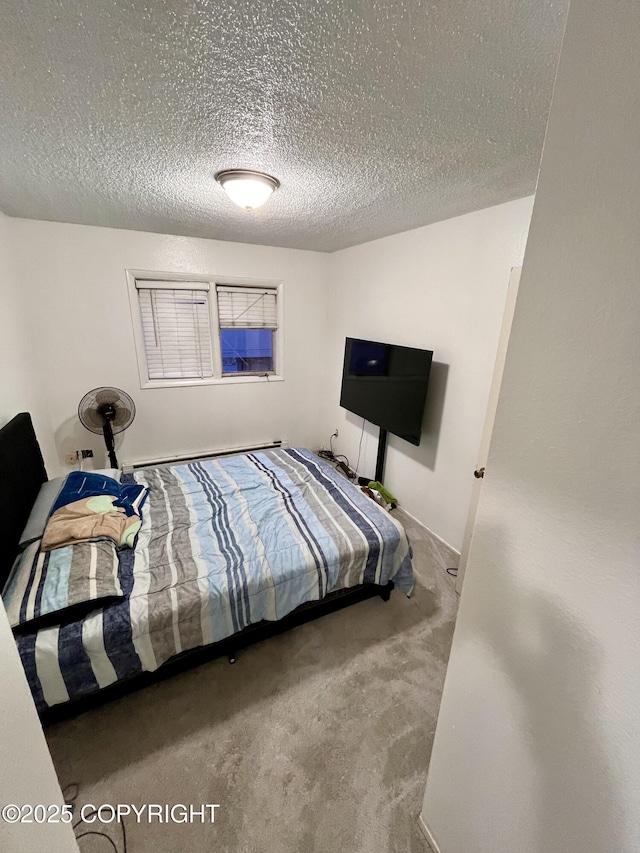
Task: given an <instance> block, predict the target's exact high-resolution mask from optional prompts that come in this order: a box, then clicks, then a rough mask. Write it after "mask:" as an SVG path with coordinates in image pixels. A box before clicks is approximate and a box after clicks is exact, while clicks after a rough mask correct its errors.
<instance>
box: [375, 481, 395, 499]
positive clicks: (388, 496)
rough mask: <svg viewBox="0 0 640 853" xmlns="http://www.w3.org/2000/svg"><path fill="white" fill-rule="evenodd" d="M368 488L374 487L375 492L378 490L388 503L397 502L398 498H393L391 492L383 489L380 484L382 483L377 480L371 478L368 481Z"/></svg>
mask: <svg viewBox="0 0 640 853" xmlns="http://www.w3.org/2000/svg"><path fill="white" fill-rule="evenodd" d="M369 488H370V489H375V490H376V492H380V494H381V495H382V497H383V498H384V500H385V501H386V502H387V503H388V504H397V503H398V498H394V496H393V495H392V494H391V492H388V491H387V490H386V489H385V487H384V486H383V485H382V483H379V482H378V481H377V480H372V481H371V482H370V483H369Z"/></svg>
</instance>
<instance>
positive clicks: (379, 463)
mask: <svg viewBox="0 0 640 853" xmlns="http://www.w3.org/2000/svg"><path fill="white" fill-rule="evenodd" d="M387 435H388V433H387V430H386V429H382V427H380V434H379V436H378V458H377V459H376V473H375V476H374V478H373V479H374V480H375V481H376V482H378V483H382V482H384V481H383V479H382V477H383V475H384V460H385V457H386V455H387ZM370 482H372V481H371V479H370V478H367V477H358V483H359V485H361V486H368V485H369V483H370Z"/></svg>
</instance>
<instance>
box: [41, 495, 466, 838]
mask: <svg viewBox="0 0 640 853" xmlns="http://www.w3.org/2000/svg"><path fill="white" fill-rule="evenodd" d="M396 513H397V515H398V517H399V518H400V520H401V521H402V522H403V523H404V524H405V526H406V528H407V531H408V533H409V537H410V539H411V542H412V544H413V547H414V554H415V559H414V566H415V569H416V576H417V589H416V592H415V594H414V597H413V598H412V599H407V598H406V597H405V596H403V595H402V594H401V593H399V592H398V591H395V592H394V593H393V595H392V596H391V600H390V601H389V602H388V603H385V602H383V601H382V600H380V599H372V600H370V601H365V602H362V603H360V604H357V605H355V606H353V607H350V608H347V609H345V610H343V611H340V612H339V613H334V614H331V615H329V616H325V617H323V618H321V619H319V620H317V621H316V622H312V623H310V624H308V625H305V626H302V627H300V628H296V629H295V630H294V631H290V632H288V633H286V634H283V635H281V636H279V637H274V638H272V639H269V640H267V641H266V642H263V643H261V644H259V645H257V646H254V647H252V648H250V649H246V650H245V651H243V652H242V653H241V654H240V655H239V657H238V661H237V663H236V664H235V665H234V666H230V665H229V664H228V662H227V661H226V660H218V661H214V662H212V663H209V664H205V665H204V666H201V667H199V668H197V669H194V670H191V671H190V672H187V673H183V674H182V675H179V676H177V677H175V678H173V679H170V680H168V681H165V682H163V683H162V684H159V685H155V686H153V687H149V688H146V689H144V690H141V691H139V692H138V693H135V694H133V695H131V696H128V697H126V698H124V699H121V700H119V701H117V702H114V703H112V704H111V705H107V706H105V707H103V708H100V709H98V710H95V711H91V712H89V713H87V714H84V715H82V716H81V717H78V718H76V719H75V720H70V721H68V722H65V723H59V724H57V725H55V726H52V727H50V728H49V729H48V730H47V732H46V734H47V739H48V742H49V747H50V749H51V753H52V756H53V760H54V763H55V765H56V768H57V771H58V777H59V779H60V783H61V785H62V787H63V788H64V787H65V786H66V785H68V784H69V783H72V782H77V783H78V784H79V786H80V792H79V797H78V803H79V804H83V803H93V804H95V805H99V804H101V803H111V804H114V805H115V804H117V803H133V804H135V805H137V806H140V805H141V804H143V803H158V804H169V805H173V804H174V803H185V804H190V803H193V804H201V803H219V804H220V808H219V809H217V810H216V820H215V823H214V824H213V825H211V824H204V825H203V824H201V823H192V824H160V823H158V822H153V823H151V824H149V823H146V822H145V823H140V824H138V823H136V822H135V820H134V819H132V818H129V819H125V823H126V830H127V842H128V845H127V850H128V853H176V851H178V850H190V851H192V853H200V851H215V853H263V851H269V853H338V851H349V853H400V851H402V853H425V851H426V849H427V845H426V843H425V841H424V840H423V838H422V836H421V834H420V832H419V830H418V827H417V823H416V818H417V814H418V812H419V810H420V805H421V802H422V795H423V791H424V784H425V778H426V769H427V764H428V759H429V753H430V750H431V742H432V738H433V734H434V729H435V723H436V718H437V713H438V707H439V703H440V694H441V691H442V685H443V680H444V675H445V669H446V664H447V659H448V656H449V647H450V643H451V637H452V633H453V626H454V620H455V615H456V607H457V597H456V594H455V592H454V589H453V583H452V578H450V577H449V576H448V575H447V574H446V571H445V567H446V566H447V565H454V564H455V563H454V562H453V560H454V559H455V557H454V556H453V555H452V554H450V553H447V549H446V548H444V547H443V546H442V545H440V544H439V543H437V542H436V541H435V540H433V539H431V538H430V537H429V536H428V535H427V534H426V531H425V530H424V528H421V527H419V526H418V525H416V524H414V523H413V522H412V521H411V519H410V518H409V517H408V516H406V515H403V514H402V512H401V511H400V510H398V511H396ZM96 828H101V829H105V831H107V832H108V833H109V835H110V836H111V837H112V838H113V839H114V841H115V843H116V846H117V850H118V852H119V853H124V849H123V846H122V841H121V836H120V834H119V828H118V827H117V826H111V827H97V826H95V825H93V826H91V827H87V829H96ZM79 831H80V829H79V830H78V832H79ZM80 847H81V850H82V851H83V853H104V851H108V850H112V849H113V848H112V847H111V845H109V843H108V842H107V841H106V840H105V839H103V838H99V837H96V836H87V837H85V838H83V839H82V840H81V841H80Z"/></svg>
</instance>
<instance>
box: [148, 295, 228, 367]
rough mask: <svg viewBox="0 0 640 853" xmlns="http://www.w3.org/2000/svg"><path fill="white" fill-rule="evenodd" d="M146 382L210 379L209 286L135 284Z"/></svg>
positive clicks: (211, 363) (211, 365)
mask: <svg viewBox="0 0 640 853" xmlns="http://www.w3.org/2000/svg"><path fill="white" fill-rule="evenodd" d="M136 288H137V290H138V299H139V302H140V316H141V319H142V329H143V335H144V348H145V353H146V357H147V371H148V376H149V379H201V378H204V377H207V376H212V375H213V361H212V355H211V323H210V316H209V293H208V290H209V286H208V284H206V283H201V282H167V281H161V282H149V281H139V282H136Z"/></svg>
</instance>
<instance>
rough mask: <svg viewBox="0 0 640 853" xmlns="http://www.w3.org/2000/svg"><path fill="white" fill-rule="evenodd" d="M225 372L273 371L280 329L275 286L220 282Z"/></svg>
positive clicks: (219, 302)
mask: <svg viewBox="0 0 640 853" xmlns="http://www.w3.org/2000/svg"><path fill="white" fill-rule="evenodd" d="M216 290H217V293H218V319H219V324H220V350H221V354H222V375H223V376H228V375H229V374H233V373H245V374H247V373H253V374H256V373H261V374H268V373H273V372H274V347H273V343H274V335H275V332H276V329H277V328H278V312H277V303H276V292H275V290H274V289H273V288H270V289H266V288H257V287H233V286H228V285H220V284H219V285H218V286H217V288H216Z"/></svg>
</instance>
